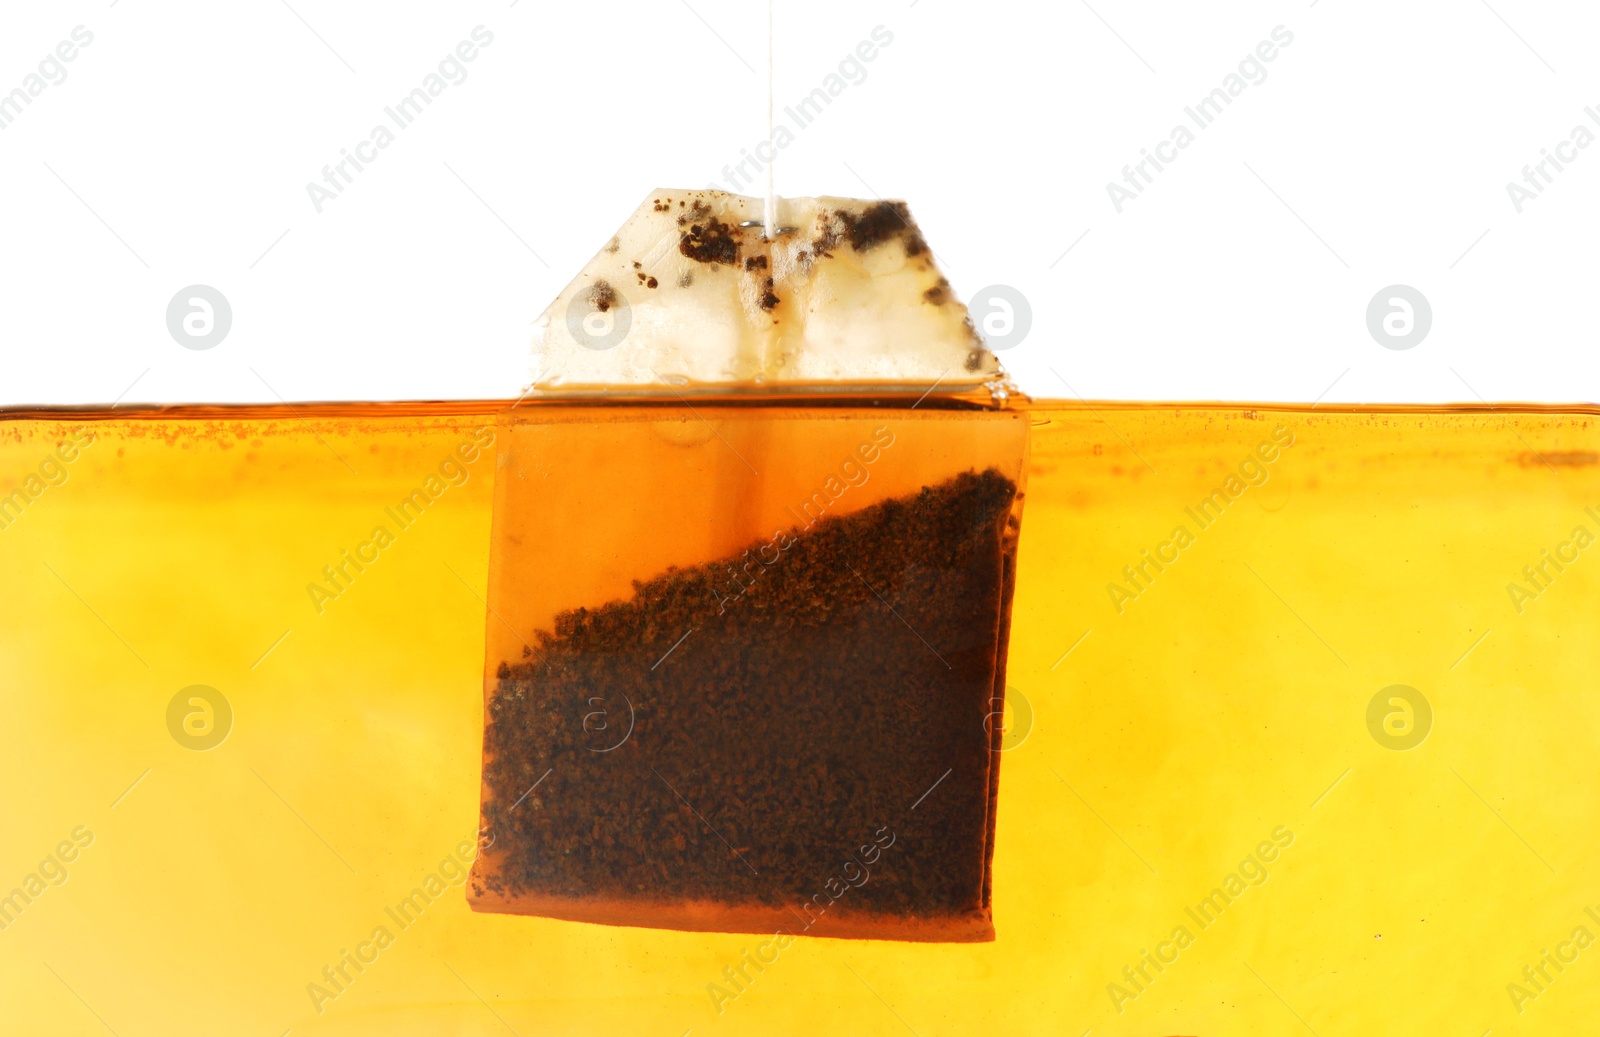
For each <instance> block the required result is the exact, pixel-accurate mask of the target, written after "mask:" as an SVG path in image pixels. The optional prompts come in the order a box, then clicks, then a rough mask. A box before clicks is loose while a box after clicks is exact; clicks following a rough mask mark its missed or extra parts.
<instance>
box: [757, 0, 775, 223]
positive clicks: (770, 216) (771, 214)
mask: <svg viewBox="0 0 1600 1037" xmlns="http://www.w3.org/2000/svg"><path fill="white" fill-rule="evenodd" d="M774 3H775V0H767V151H768V152H769V153H771V155H772V158H770V159H769V160H768V161H767V204H766V208H765V210H764V212H763V213H762V221H761V222H762V235H763V236H764V237H765V238H766V239H767V240H768V241H773V240H776V239H777V237H778V193H777V190H776V188H774V186H773V176H772V167H773V166H775V165H777V163H778V155H777V149H775V148H774V147H773V146H772V131H773V125H772V78H773V77H772V65H773V62H772V37H773V27H772V22H773V11H772V9H773V4H774Z"/></svg>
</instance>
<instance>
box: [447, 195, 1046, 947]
mask: <svg viewBox="0 0 1600 1037" xmlns="http://www.w3.org/2000/svg"><path fill="white" fill-rule="evenodd" d="M760 210H761V203H760V201H759V200H757V199H751V198H742V197H737V196H732V195H723V194H719V193H716V192H709V191H688V192H684V191H672V190H665V191H657V192H654V193H653V194H652V195H651V196H650V197H649V198H648V199H647V200H646V201H645V203H644V204H643V205H642V206H641V207H640V209H639V210H638V212H636V213H635V214H634V216H633V217H632V219H630V220H629V222H628V223H627V224H626V225H625V226H624V227H623V228H622V229H621V230H620V231H619V232H618V233H617V235H616V236H615V237H614V238H612V239H611V241H610V242H609V243H608V244H607V245H606V246H605V247H604V248H602V250H601V251H600V253H598V254H597V255H596V257H595V258H594V260H592V261H591V262H590V263H589V265H588V266H587V267H586V268H585V269H584V270H583V272H581V273H580V274H579V275H578V276H577V277H576V278H574V280H573V282H572V283H571V284H570V285H569V286H568V287H567V289H566V290H565V291H564V292H563V293H562V294H561V296H560V297H559V298H558V299H557V300H556V302H555V303H553V304H552V306H551V307H550V309H549V310H548V311H547V312H546V314H545V316H544V317H543V318H542V319H541V322H540V329H539V336H538V339H537V341H536V344H535V357H536V362H537V379H536V382H535V385H534V388H533V389H532V390H531V391H530V392H529V393H528V394H527V397H526V401H525V402H524V403H522V404H521V405H519V406H518V407H517V408H515V409H513V410H512V411H510V412H509V413H508V414H506V415H505V416H504V417H503V419H502V424H501V428H500V436H501V438H500V440H499V460H498V466H497V474H496V489H495V520H494V531H493V544H492V550H491V559H490V574H489V615H488V637H487V652H486V659H485V678H484V697H485V730H484V780H483V793H482V802H481V821H482V825H483V828H484V832H485V842H486V844H487V848H486V849H485V850H484V851H483V852H482V854H481V855H480V856H479V858H478V860H477V861H476V863H475V865H474V870H473V875H472V880H471V884H470V890H469V892H470V898H471V902H472V906H473V907H474V908H475V909H477V910H480V911H496V912H506V913H516V914H527V915H539V916H545V917H549V918H558V919H569V920H575V921H584V922H596V923H604V924H613V925H636V926H655V927H664V928H676V929H695V930H713V931H731V932H763V933H770V934H774V936H775V938H776V937H777V934H780V933H781V934H784V936H786V937H788V938H794V937H798V936H802V935H813V936H845V937H870V938H879V939H908V940H984V939H992V938H993V926H992V923H991V920H990V919H991V916H990V875H989V867H990V860H991V858H992V854H993V842H994V831H995V807H996V802H997V794H998V780H999V779H998V774H999V768H998V761H999V758H1000V756H999V751H998V750H999V739H1000V737H1001V733H1002V732H1001V729H1000V725H999V724H998V722H997V718H998V717H999V715H1000V714H1001V711H1002V709H1003V699H1004V686H1005V648H1006V637H1007V633H1008V627H1009V616H1010V603H1011V592H1012V585H1013V580H1014V574H1015V559H1016V538H1017V532H1018V528H1019V522H1020V516H1021V502H1022V492H1021V484H1022V481H1023V471H1024V461H1025V455H1026V444H1027V431H1028V422H1027V418H1026V415H1025V414H1024V413H1023V412H1021V411H1018V410H1013V409H1009V408H1008V407H1007V406H1006V405H1005V401H1006V393H1005V391H1004V390H1005V382H1004V375H1003V372H1002V371H1001V369H1000V367H999V365H998V363H997V362H996V361H995V358H994V357H993V355H992V354H991V353H989V351H988V350H986V349H985V348H984V347H983V345H982V343H981V341H980V340H979V339H978V337H977V335H976V334H975V333H974V331H973V329H972V327H971V325H970V323H969V322H968V320H967V315H966V309H965V307H964V306H962V305H961V303H960V302H959V301H958V300H957V299H956V297H955V295H954V293H953V292H952V290H951V288H950V286H949V284H948V283H947V282H946V281H945V280H944V278H943V277H942V276H941V274H940V272H939V270H938V267H937V265H936V263H935V261H934V257H933V254H932V252H931V250H930V249H929V248H928V245H927V243H926V242H925V241H924V240H923V238H922V236H921V233H920V232H919V231H918V229H917V227H916V225H915V223H914V222H913V221H912V219H911V217H910V213H909V211H908V209H907V208H906V206H905V205H904V204H903V203H897V202H876V201H874V202H867V201H859V200H846V199H807V200H786V201H785V203H784V209H783V212H782V216H783V217H784V223H785V224H786V227H787V229H786V230H784V231H783V232H781V233H779V234H778V235H777V237H776V238H775V239H773V240H770V241H769V240H767V239H765V237H764V235H763V232H762V229H761V228H760V227H759V226H745V224H747V223H753V222H754V221H755V220H756V219H757V218H758V216H759V213H760Z"/></svg>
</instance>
